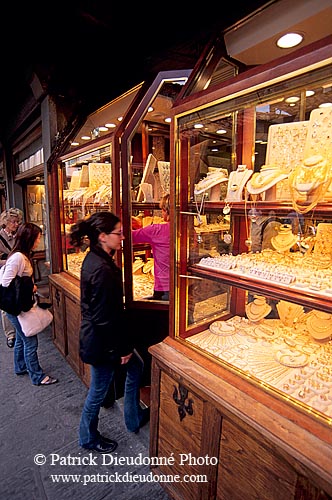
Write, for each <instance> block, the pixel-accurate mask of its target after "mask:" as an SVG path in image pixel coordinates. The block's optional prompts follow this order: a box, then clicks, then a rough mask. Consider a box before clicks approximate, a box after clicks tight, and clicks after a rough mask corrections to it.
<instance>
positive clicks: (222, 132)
mask: <svg viewBox="0 0 332 500" xmlns="http://www.w3.org/2000/svg"><path fill="white" fill-rule="evenodd" d="M216 133H217V134H226V133H227V130H225V129H224V128H220V129H219V130H217V131H216Z"/></svg>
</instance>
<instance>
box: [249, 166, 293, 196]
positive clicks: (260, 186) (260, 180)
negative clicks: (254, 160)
mask: <svg viewBox="0 0 332 500" xmlns="http://www.w3.org/2000/svg"><path fill="white" fill-rule="evenodd" d="M287 175H288V174H285V173H284V172H283V171H281V170H280V169H279V168H276V167H268V166H264V165H263V166H262V168H261V170H260V172H256V173H255V174H253V176H252V177H251V178H250V179H249V181H248V183H247V186H248V191H249V193H251V194H252V193H254V192H255V191H257V190H259V192H262V191H265V190H266V189H267V188H268V187H272V186H273V185H274V184H276V183H277V182H278V181H279V180H283V179H286V178H287Z"/></svg>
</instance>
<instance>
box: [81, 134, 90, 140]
mask: <svg viewBox="0 0 332 500" xmlns="http://www.w3.org/2000/svg"><path fill="white" fill-rule="evenodd" d="M81 139H83V141H89V140H90V139H91V137H90V136H89V135H82V137H81Z"/></svg>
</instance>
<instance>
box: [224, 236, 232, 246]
mask: <svg viewBox="0 0 332 500" xmlns="http://www.w3.org/2000/svg"><path fill="white" fill-rule="evenodd" d="M223 239H224V242H225V243H226V245H230V244H231V243H232V235H231V234H229V233H226V234H224V238H223Z"/></svg>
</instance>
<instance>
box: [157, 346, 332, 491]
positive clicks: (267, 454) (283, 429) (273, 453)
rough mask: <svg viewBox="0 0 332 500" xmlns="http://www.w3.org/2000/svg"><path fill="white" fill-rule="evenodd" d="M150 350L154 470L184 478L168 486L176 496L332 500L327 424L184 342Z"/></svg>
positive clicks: (331, 441) (330, 444) (331, 452)
mask: <svg viewBox="0 0 332 500" xmlns="http://www.w3.org/2000/svg"><path fill="white" fill-rule="evenodd" d="M150 352H151V354H152V386H151V423H150V429H151V436H150V459H151V468H152V471H153V473H154V474H163V475H169V476H170V477H172V478H174V477H175V475H178V476H179V477H180V480H179V481H177V480H174V481H172V480H169V481H167V482H163V483H162V486H163V487H164V488H165V489H166V491H167V493H168V494H169V495H170V496H171V497H172V498H174V499H179V500H180V499H183V498H185V499H186V500H189V499H196V498H200V499H218V500H229V499H232V500H243V499H244V498H245V499H246V500H257V498H259V499H260V500H280V499H281V498H282V499H283V500H300V499H301V500H304V499H306V500H327V499H331V498H332V496H331V495H332V436H331V429H330V428H329V426H328V425H326V423H323V422H320V421H318V420H317V419H314V418H312V416H310V414H306V413H305V412H303V411H302V410H300V409H299V410H297V408H290V407H289V405H288V404H287V402H286V401H285V402H283V401H281V400H279V399H277V398H275V397H274V396H273V395H271V394H269V393H267V392H265V391H264V388H263V387H256V386H254V385H253V384H251V383H249V382H247V381H246V380H245V379H243V378H240V377H239V376H237V375H236V374H235V373H232V372H230V371H229V370H227V369H225V368H224V367H222V366H221V365H220V366H219V365H216V363H215V362H212V361H210V360H209V359H207V358H206V357H203V356H201V355H200V354H199V353H197V352H194V351H193V350H192V349H190V348H188V347H187V346H186V345H185V344H184V343H183V342H181V341H178V340H174V339H171V338H167V339H166V340H165V341H164V342H162V343H160V344H158V345H155V346H152V347H151V348H150ZM152 458H153V460H154V462H155V463H153V461H152ZM155 465H156V466H155Z"/></svg>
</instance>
